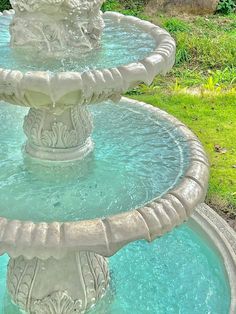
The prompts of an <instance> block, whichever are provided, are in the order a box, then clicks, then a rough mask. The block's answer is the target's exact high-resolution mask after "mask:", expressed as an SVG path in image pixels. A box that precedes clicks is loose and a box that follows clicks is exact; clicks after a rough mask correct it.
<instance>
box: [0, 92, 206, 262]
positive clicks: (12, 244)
mask: <svg viewBox="0 0 236 314" xmlns="http://www.w3.org/2000/svg"><path fill="white" fill-rule="evenodd" d="M124 100H125V101H127V102H129V103H130V104H132V105H134V106H140V107H142V108H143V109H144V110H148V111H150V112H154V113H158V115H159V116H162V117H163V118H164V119H166V120H169V122H171V123H172V124H173V128H178V129H179V131H180V132H181V133H182V134H183V137H184V138H186V141H187V142H188V143H189V148H190V165H189V168H188V169H187V171H186V173H185V176H184V177H183V179H182V180H181V181H180V183H179V184H178V185H177V186H176V187H175V188H174V189H172V190H170V191H169V192H168V193H167V194H165V195H164V196H163V197H161V198H157V199H154V200H153V201H151V202H150V203H148V204H147V205H145V206H144V207H142V208H138V209H136V210H133V211H129V212H125V213H122V214H118V215H114V216H109V217H107V218H104V219H102V218H101V219H94V220H84V221H78V222H65V223H59V222H54V223H45V222H42V223H33V222H27V221H16V220H12V221H9V220H7V219H6V218H0V254H3V253H8V254H9V255H10V256H11V257H17V256H19V255H24V256H25V257H26V258H29V259H31V258H33V257H38V258H41V259H47V258H49V257H50V256H53V257H54V258H61V257H62V256H64V255H65V254H67V253H68V252H69V251H72V250H80V251H93V252H95V253H98V254H100V255H103V256H111V255H113V254H114V253H115V252H117V251H118V250H119V249H120V248H122V247H123V246H124V245H126V244H128V243H129V242H131V241H135V240H139V239H146V240H147V241H152V240H154V239H155V238H157V237H159V236H161V235H163V234H165V233H166V232H168V231H170V230H171V229H173V228H174V227H175V226H177V225H180V224H181V223H183V222H184V221H185V220H187V218H188V217H189V216H190V215H191V214H192V211H193V209H194V208H195V207H196V206H197V205H198V204H199V203H200V202H202V201H203V200H204V198H205V195H206V191H207V186H208V177H209V165H208V159H207V157H206V154H205V152H204V150H203V148H202V145H201V143H200V142H199V141H198V139H197V138H196V136H195V135H194V134H193V133H192V132H191V131H190V130H189V129H188V128H187V127H186V126H184V125H183V124H182V123H181V122H179V121H178V120H177V119H175V118H174V117H172V116H170V115H169V114H167V113H166V112H164V111H161V110H160V109H157V108H155V107H153V106H151V105H147V104H145V103H141V102H137V101H135V100H131V99H127V98H124Z"/></svg>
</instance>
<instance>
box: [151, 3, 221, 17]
mask: <svg viewBox="0 0 236 314" xmlns="http://www.w3.org/2000/svg"><path fill="white" fill-rule="evenodd" d="M218 2H219V0H150V1H149V3H148V5H147V10H148V11H149V12H152V13H155V12H157V11H162V12H168V13H171V14H172V13H173V14H175V13H191V14H209V13H214V12H215V11H216V8H217V4H218Z"/></svg>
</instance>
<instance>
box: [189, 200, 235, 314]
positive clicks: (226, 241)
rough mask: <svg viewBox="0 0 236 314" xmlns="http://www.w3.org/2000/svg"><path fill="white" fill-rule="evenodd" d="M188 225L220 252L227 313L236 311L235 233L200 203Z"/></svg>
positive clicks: (206, 206) (232, 313)
mask: <svg viewBox="0 0 236 314" xmlns="http://www.w3.org/2000/svg"><path fill="white" fill-rule="evenodd" d="M188 225H189V226H190V227H191V228H192V229H193V230H196V231H197V232H198V233H200V234H201V235H202V236H203V237H205V239H206V241H207V242H208V243H209V244H210V245H211V246H213V247H214V248H215V249H216V250H217V251H218V253H219V254H220V256H221V258H222V260H223V263H224V266H225V271H226V276H227V277H228V278H227V279H228V281H229V286H230V291H231V304H230V312H229V314H235V313H236V233H235V232H234V230H233V229H232V228H231V227H230V226H229V225H228V223H227V222H226V221H225V220H224V219H223V218H221V217H220V216H219V215H218V214H217V213H216V212H215V211H214V210H213V209H212V208H210V207H209V206H208V205H206V204H200V205H199V206H198V207H197V208H196V210H195V211H194V213H193V215H192V216H191V219H190V220H189V221H188Z"/></svg>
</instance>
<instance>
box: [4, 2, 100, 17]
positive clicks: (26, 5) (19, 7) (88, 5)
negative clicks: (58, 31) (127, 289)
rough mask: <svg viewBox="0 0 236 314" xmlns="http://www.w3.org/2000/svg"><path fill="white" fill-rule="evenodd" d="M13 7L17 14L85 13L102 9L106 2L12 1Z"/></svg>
mask: <svg viewBox="0 0 236 314" xmlns="http://www.w3.org/2000/svg"><path fill="white" fill-rule="evenodd" d="M10 2H11V5H12V7H13V8H14V9H15V11H17V12H44V11H45V13H47V14H48V13H50V11H49V12H48V8H51V10H54V12H55V11H57V10H62V9H65V10H69V11H71V10H76V11H77V13H78V12H85V11H89V10H92V9H96V8H99V9H100V7H101V5H102V3H103V2H104V0H40V1H39V0H10Z"/></svg>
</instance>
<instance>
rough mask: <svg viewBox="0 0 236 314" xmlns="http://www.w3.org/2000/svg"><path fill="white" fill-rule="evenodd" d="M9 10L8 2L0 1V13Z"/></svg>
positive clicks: (5, 0)
mask: <svg viewBox="0 0 236 314" xmlns="http://www.w3.org/2000/svg"><path fill="white" fill-rule="evenodd" d="M10 8H11V5H10V2H9V0H0V11H4V10H9V9H10Z"/></svg>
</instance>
